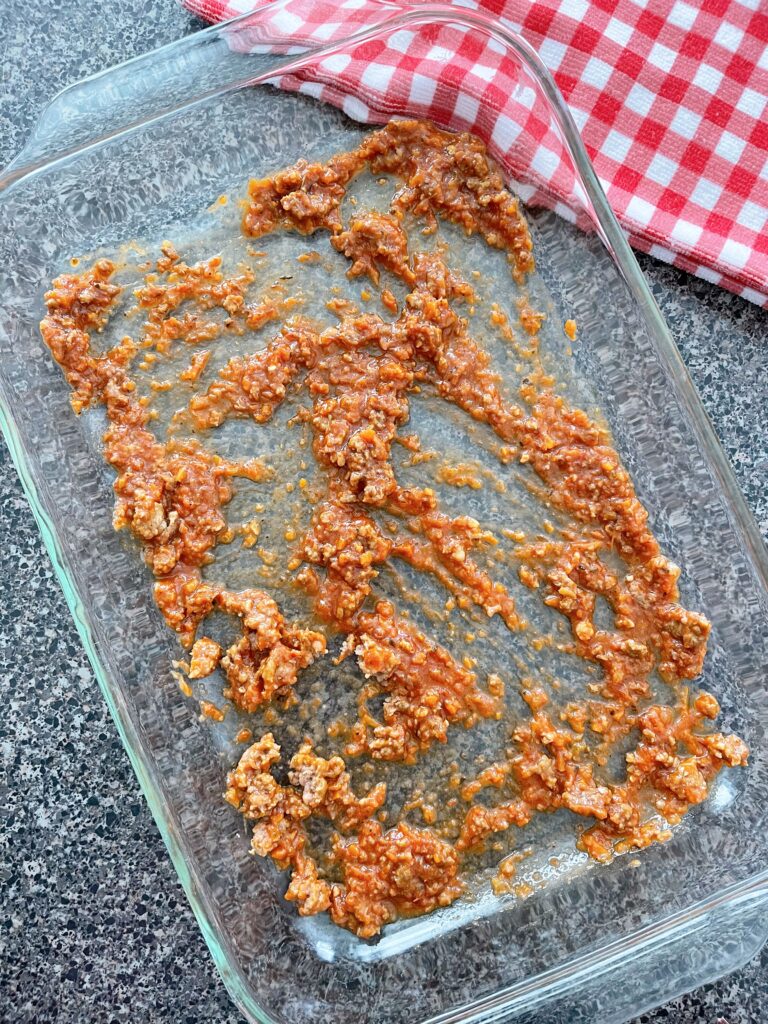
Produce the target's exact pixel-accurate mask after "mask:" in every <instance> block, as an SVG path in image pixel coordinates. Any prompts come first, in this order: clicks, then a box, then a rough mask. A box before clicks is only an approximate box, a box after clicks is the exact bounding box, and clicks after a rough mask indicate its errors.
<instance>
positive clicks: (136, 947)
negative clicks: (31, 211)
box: [0, 0, 768, 1024]
mask: <svg viewBox="0 0 768 1024" xmlns="http://www.w3.org/2000/svg"><path fill="white" fill-rule="evenodd" d="M2 22H3V24H2V27H0V47H1V48H0V69H1V72H0V165H2V164H5V163H6V162H7V161H8V160H9V159H10V157H11V156H12V155H13V154H14V153H15V152H16V151H17V150H18V149H19V148H20V147H21V145H22V143H23V142H24V140H25V138H26V136H27V134H28V132H29V131H30V129H31V128H32V126H33V124H34V123H35V120H36V118H37V116H38V114H39V111H40V109H41V106H42V105H43V103H44V102H45V100H46V99H47V98H48V97H49V96H50V95H51V94H52V93H53V92H55V91H56V90H58V89H59V88H61V87H62V86H64V85H66V84H67V83H69V82H71V81H74V80H75V79H78V78H80V77H82V76H83V75H86V74H91V73H92V72H94V71H97V70H99V69H100V68H102V67H105V66H107V65H110V64H114V63H117V62H118V61H121V60H124V59H126V58H128V57H132V56H134V55H136V54H139V53H142V52H144V51H146V50H149V49H151V48H153V47H155V46H158V45H160V44H161V43H164V42H168V41H169V40H172V39H175V38H178V37H179V36H181V35H183V34H185V33H187V32H190V31H194V30H196V29H198V28H200V27H201V23H200V22H198V21H196V20H195V19H193V18H191V17H190V16H189V15H188V14H187V13H186V12H184V11H183V10H182V9H181V8H180V7H179V6H177V5H176V4H175V3H174V2H173V0H122V2H121V3H120V4H114V5H109V6H108V7H105V5H103V4H102V3H100V2H98V0H78V3H70V2H68V0H29V2H28V3H26V4H21V3H14V4H10V3H9V4H6V5H3V13H2ZM641 264H642V267H643V270H644V271H645V273H646V274H647V276H648V278H649V280H650V283H651V287H652V289H653V292H654V294H655V296H656V299H657V301H658V302H659V305H660V306H661V309H662V312H663V313H664V315H665V316H666V318H667V322H668V323H669V324H670V326H671V328H672V331H673V333H674V335H675V337H676V338H677V340H678V343H679V345H680V347H681V349H682V352H683V355H684V357H685V361H686V363H687V364H688V367H689V369H690V371H691V373H692V375H693V378H694V380H695V382H696V385H697V387H698V388H699V391H700V393H701V395H702V397H703V399H704V402H705V404H706V407H707V409H708V411H709V414H710V416H711V417H712V419H713V421H714V423H715V427H716V429H717V432H718V434H719V436H720V438H721V439H722V441H723V444H724V445H725V448H726V451H727V452H728V455H729V456H730V458H731V461H732V463H733V465H734V467H735V470H736V474H737V476H738V479H739V481H740V484H741V486H742V488H743V490H744V492H745V494H746V496H747V500H748V501H749V504H750V506H751V507H752V509H753V511H754V513H755V515H756V517H757V519H758V522H759V524H760V526H761V528H762V531H763V535H764V536H768V488H766V486H765V480H766V477H767V475H768V417H766V416H765V408H766V405H767V404H768V372H767V370H768V337H766V335H768V314H766V313H765V312H762V311H760V310H758V309H757V308H756V307H754V306H751V305H749V304H747V303H745V302H743V301H741V300H740V299H737V298H734V297H733V296H731V295H728V294H727V293H725V292H721V291H718V290H717V289H715V288H713V287H711V286H710V285H708V284H705V283H703V282H700V281H695V280H694V279H692V278H690V277H688V276H687V275H685V274H683V273H681V272H678V271H675V270H672V269H670V268H668V267H665V266H663V265H661V264H659V263H656V262H654V261H652V260H650V259H646V258H643V259H642V260H641ZM0 536H1V537H2V541H1V542H0V587H2V602H1V603H0V705H2V707H3V716H2V720H0V745H1V747H2V758H0V766H1V767H0V851H2V853H0V950H2V953H0V993H2V994H1V995H0V1019H2V1020H3V1021H7V1022H14V1024H21V1022H30V1024H31V1022H33V1021H34V1022H35V1024H46V1022H53V1021H56V1022H57V1024H83V1022H89V1024H97V1022H102V1021H131V1022H134V1024H137V1022H145V1021H152V1022H165V1021H167V1022H173V1024H182V1022H187V1021H189V1022H196V1024H202V1022H207V1021H210V1022H213V1021H216V1022H219V1024H225V1022H231V1024H235V1022H239V1021H241V1017H240V1015H239V1014H238V1012H237V1011H236V1009H235V1008H234V1007H233V1006H232V1004H231V1003H230V1001H229V998H228V996H227V993H226V991H225V990H224V986H223V984H222V982H221V981H220V979H219V977H218V975H217V974H216V971H215V970H214V967H213V964H212V962H211V960H210V958H209V956H208V953H207V951H206V948H205V945H204V943H203V940H202V938H201V936H200V934H199V932H198V929H197V926H196V924H195V922H194V920H193V917H192V914H191V912H190V910H189V908H188V906H187V903H186V900H185V897H184V894H183V892H182V890H181V887H180V885H179V883H178V881H177V880H176V876H175V873H174V870H173V868H172V866H171V863H170V860H169V859H168V856H167V854H166V851H165V848H164V846H163V844H162V841H161V839H160V836H159V834H158V832H157V829H156V828H155V825H154V822H153V820H152V817H151V815H150V813H149V810H148V808H147V806H146V804H145V803H144V801H143V799H142V796H141V794H140V792H139V788H138V784H137V782H136V779H135V778H134V776H133V773H132V771H131V768H130V765H129V763H128V758H127V757H126V755H125V753H124V752H123V749H122V745H121V743H120V740H119V738H118V736H117V733H116V731H115V728H114V726H113V724H112V721H111V719H110V717H109V715H108V712H107V709H106V706H105V704H104V702H103V700H102V698H101V694H100V692H99V690H98V687H97V684H96V682H95V680H94V678H93V675H92V673H91V670H90V667H89V665H88V662H87V660H86V657H85V654H84V652H83V649H82V646H81V644H80V641H79V638H78V636H77V633H76V632H75V627H74V625H73V624H72V621H71V619H70V615H69V612H68V610H67V607H66V605H65V602H64V598H63V596H62V594H61V592H60V590H59V586H58V584H57V582H56V580H55V578H54V575H53V571H52V568H51V565H50V563H49V561H48V557H47V555H46V553H45V551H44V549H43V545H42V542H41V539H40V536H39V534H38V532H37V528H36V526H35V523H34V521H33V518H32V514H31V512H30V510H29V508H28V506H27V503H26V500H25V498H24V496H23V494H22V491H21V487H20V485H19V482H18V479H17V477H16V474H15V472H14V469H13V467H12V465H11V463H10V460H9V458H8V455H7V452H6V450H5V446H4V445H2V450H0ZM3 771H7V776H6V777H5V778H4V777H3ZM85 866H87V870H84V868H85ZM766 1006H768V950H764V951H763V953H762V955H760V956H758V957H756V958H755V959H754V960H753V961H752V962H751V963H750V964H748V965H747V966H746V967H745V968H743V969H742V970H741V971H739V972H737V973H735V974H733V975H731V976H730V977H727V978H725V979H723V980H721V981H719V982H717V983H716V984H714V985H709V986H707V987H706V988H704V989H701V990H699V991H697V992H694V993H692V994H691V995H688V996H684V997H683V998H681V999H677V1000H675V1001H674V1002H672V1003H670V1004H668V1005H667V1006H665V1007H662V1008H660V1009H659V1010H657V1011H655V1012H654V1013H651V1014H647V1015H646V1016H644V1017H642V1018H641V1020H642V1022H643V1024H658V1022H661V1021H671V1022H674V1024H694V1022H696V1024H698V1022H707V1024H715V1022H716V1021H717V1020H718V1018H724V1019H725V1020H726V1021H727V1022H728V1024H758V1022H764V1021H768V1009H766ZM596 1024H599V1022H596ZM637 1024H640V1022H637Z"/></svg>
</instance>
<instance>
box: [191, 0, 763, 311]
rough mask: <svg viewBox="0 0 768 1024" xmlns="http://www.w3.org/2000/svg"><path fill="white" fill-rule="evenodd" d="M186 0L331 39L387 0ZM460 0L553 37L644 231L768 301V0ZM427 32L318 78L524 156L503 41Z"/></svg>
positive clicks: (575, 110)
mask: <svg viewBox="0 0 768 1024" xmlns="http://www.w3.org/2000/svg"><path fill="white" fill-rule="evenodd" d="M182 2H183V3H184V5H185V6H186V7H187V8H188V9H189V10H191V11H193V12H195V13H197V14H199V15H201V16H202V17H204V18H207V19H208V20H210V21H219V20H223V19H225V18H230V17H233V16H235V15H237V14H241V13H243V12H245V11H248V10H252V9H254V8H256V7H262V6H263V7H265V8H266V9H267V10H270V11H271V12H272V13H270V14H269V18H271V19H273V20H274V26H273V27H274V32H275V34H276V35H277V36H278V37H279V38H281V39H282V40H284V41H285V40H291V39H295V40H297V41H301V42H302V43H307V42H308V41H309V42H313V41H314V42H316V43H317V45H326V44H327V43H328V42H329V41H330V40H333V39H338V38H341V37H343V36H344V35H346V34H348V33H349V32H350V31H352V30H354V29H355V28H358V27H360V26H361V25H365V24H368V23H370V22H371V21H373V20H379V19H380V18H381V16H382V8H381V6H380V5H379V4H377V3H376V0H335V2H334V0H282V2H280V3H277V4H275V3H273V4H266V5H265V4H263V3H261V2H260V0H182ZM460 2H461V6H462V7H466V8H470V9H471V8H475V9H481V10H484V11H485V12H487V13H490V14H492V15H494V16H495V17H497V18H498V19H499V20H501V21H502V22H503V23H504V24H505V25H506V26H507V27H509V28H511V29H513V30H515V31H517V32H519V33H521V34H522V35H523V36H524V37H525V38H526V39H527V40H528V41H529V42H530V43H531V44H532V45H533V46H534V47H535V48H536V49H537V50H538V52H539V54H540V56H541V58H542V59H543V61H544V63H545V64H546V65H547V66H548V67H549V69H550V71H551V72H552V73H553V75H554V77H555V80H556V81H557V84H558V86H559V87H560V90H561V91H562V93H563V95H564V97H565V99H566V101H567V103H568V106H569V107H570V109H571V112H572V114H573V117H574V120H575V122H576V124H577V126H578V128H579V130H580V132H581V135H582V138H583V140H584V143H585V145H586V148H587V151H588V152H589V155H590V157H591V158H592V161H593V163H594V166H595V170H596V172H597V175H598V177H599V179H600V181H601V183H602V186H603V188H604V190H605V192H606V195H607V196H608V200H609V202H610V204H611V206H612V207H613V209H614V211H615V213H616V215H617V217H618V219H619V221H620V222H621V224H622V225H623V226H624V228H625V230H626V231H627V233H628V235H629V239H630V242H631V243H632V245H633V246H635V247H636V248H637V249H640V250H642V251H643V252H647V253H650V254H651V255H652V256H655V257H657V258H659V259H661V260H665V261H666V262H668V263H673V264H674V265H675V266H678V267H681V268H683V269H685V270H687V271H690V272H691V273H694V274H696V275H698V276H699V277H702V278H704V279H705V280H707V281H712V282H714V283H715V284H718V285H721V286H723V287H724V288H728V289H730V290H731V291H733V292H736V293H737V294H739V295H741V296H743V297H744V298H745V299H748V300H750V301H751V302H755V303H758V304H760V305H762V306H766V307H768V110H767V109H766V107H767V106H768V5H767V4H766V0H690V2H686V0H645V2H644V0H533V2H531V0H477V2H475V0H460ZM403 6H404V7H405V6H406V5H405V4H404V5H403ZM414 6H415V5H414ZM267 10H265V14H267ZM268 24H271V23H270V22H268ZM435 28H436V29H438V27H437V26H435ZM415 35H416V33H414V32H407V31H405V32H404V31H399V32H395V33H393V34H392V35H391V36H390V37H389V38H386V37H385V38H384V39H383V40H378V41H376V42H372V43H369V44H366V45H362V46H361V45H357V46H355V47H352V48H350V50H349V52H348V53H343V54H336V55H334V57H332V58H330V59H329V61H328V62H327V63H328V66H327V67H326V68H325V69H324V71H325V72H326V74H325V78H322V76H321V78H320V79H319V81H318V82H317V83H312V86H309V87H308V86H307V83H306V82H305V83H304V86H303V90H304V91H307V92H311V93H312V94H313V95H316V96H319V97H321V98H323V99H326V100H329V101H330V102H335V103H337V104H338V105H340V106H344V108H345V109H347V111H348V113H350V114H352V116H355V117H356V118H357V119H358V120H381V116H380V114H379V116H378V117H376V116H375V115H374V114H373V113H372V108H373V106H374V105H373V104H372V108H371V109H370V110H369V108H368V107H367V106H366V104H365V102H361V100H360V98H361V97H362V99H363V100H365V98H366V97H373V96H375V97H376V103H375V108H376V109H377V110H378V111H379V112H380V111H381V110H382V109H384V110H386V103H387V99H388V98H389V99H390V101H391V103H392V109H393V110H398V111H401V112H402V111H404V110H408V111H409V112H411V113H413V114H414V115H417V116H422V117H423V116H426V117H430V116H431V117H433V118H434V119H435V120H437V121H438V122H441V123H442V124H444V125H447V126H450V127H453V128H464V129H467V128H468V129H470V130H471V129H473V128H482V129H483V130H482V131H481V134H483V135H484V137H486V138H489V137H490V138H491V148H492V150H493V148H494V144H496V148H497V149H498V148H499V145H498V143H499V140H500V139H502V138H504V139H505V140H506V143H507V145H509V144H510V143H511V145H510V152H507V153H504V154H502V156H505V157H506V158H507V160H508V162H510V163H511V164H512V165H513V166H514V153H513V152H511V149H512V147H514V146H515V145H517V144H519V142H520V132H521V131H524V132H528V131H529V130H531V131H535V126H534V125H533V119H530V122H529V124H523V125H521V124H517V126H516V132H517V139H516V141H512V140H513V139H515V134H516V133H515V130H512V131H509V130H507V131H506V132H494V130H493V128H494V124H493V123H492V124H490V125H489V124H488V123H487V118H488V112H489V111H490V112H491V117H494V118H496V122H495V123H496V124H498V125H500V126H501V125H503V126H505V127H506V128H507V129H510V128H514V126H513V125H511V124H509V120H510V119H509V118H504V120H503V121H502V118H503V115H502V114H501V111H502V110H503V109H504V108H505V104H506V103H507V100H508V98H509V95H510V91H509V84H510V83H509V80H508V79H505V70H504V56H503V53H502V52H501V48H500V47H498V46H496V45H494V43H493V42H492V41H489V40H487V39H479V38H475V37H474V36H473V34H472V33H461V32H456V31H455V30H454V31H453V32H451V31H445V30H444V28H443V30H442V33H441V32H440V29H438V34H437V35H436V36H435V38H434V39H433V40H432V41H431V45H430V46H424V45H423V40H421V41H420V42H421V44H422V45H418V46H416V45H414V41H415ZM441 82H444V83H447V84H449V85H450V90H448V89H441V88H440V85H439V83H441ZM435 83H438V85H437V86H436V84H435ZM286 85H288V87H294V88H295V87H296V84H295V82H293V83H292V84H291V83H286ZM299 88H302V86H299ZM352 94H354V96H355V97H356V99H355V100H353V101H352V106H350V97H351V95H352ZM448 96H450V104H451V109H450V110H444V109H443V108H442V106H441V104H445V103H446V102H448V100H447V99H446V97H448ZM478 98H480V99H481V100H482V102H478ZM382 100H383V103H382ZM494 111H496V112H498V113H497V114H494V113H493V112H494ZM369 115H370V116H369ZM481 118H484V119H485V123H483V124H482V125H480V124H479V121H480V119H481ZM550 136H551V132H550V133H549V135H548V134H547V132H546V131H542V132H541V133H540V136H539V137H538V138H537V139H536V140H535V145H536V147H537V150H536V159H535V160H534V166H538V167H539V184H540V186H541V188H542V189H544V190H547V189H549V192H550V195H551V196H554V197H555V199H557V198H558V197H560V198H563V197H564V196H565V197H566V199H567V193H568V191H569V189H568V187H567V186H564V184H563V180H562V179H563V167H562V151H561V149H560V147H559V144H558V143H557V142H556V140H554V139H552V138H551V137H550ZM555 205H556V208H557V204H555Z"/></svg>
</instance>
